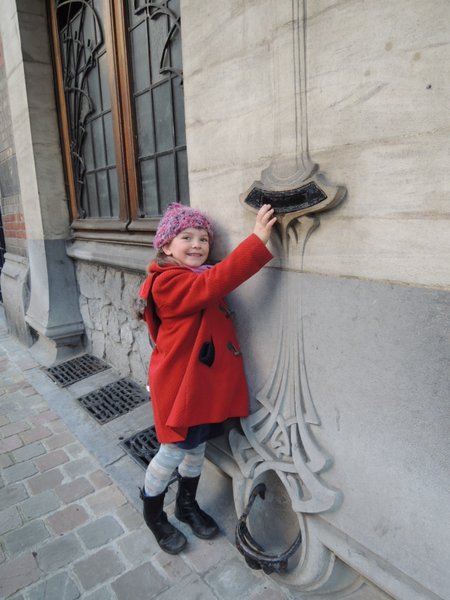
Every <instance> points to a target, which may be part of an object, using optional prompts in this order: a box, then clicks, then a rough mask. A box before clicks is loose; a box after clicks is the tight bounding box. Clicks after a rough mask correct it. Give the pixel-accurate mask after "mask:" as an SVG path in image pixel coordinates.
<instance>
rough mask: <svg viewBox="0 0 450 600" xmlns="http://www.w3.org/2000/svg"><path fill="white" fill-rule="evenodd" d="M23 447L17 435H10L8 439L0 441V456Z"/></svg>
mask: <svg viewBox="0 0 450 600" xmlns="http://www.w3.org/2000/svg"><path fill="white" fill-rule="evenodd" d="M22 446H23V442H22V440H21V439H20V437H19V436H18V435H11V436H10V437H7V438H5V439H4V440H0V454H3V453H4V452H11V451H12V450H17V449H18V448H21V447H22Z"/></svg>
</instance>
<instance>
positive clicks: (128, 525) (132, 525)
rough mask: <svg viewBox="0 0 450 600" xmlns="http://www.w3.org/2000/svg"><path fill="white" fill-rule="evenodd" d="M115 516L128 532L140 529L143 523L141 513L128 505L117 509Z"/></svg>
mask: <svg viewBox="0 0 450 600" xmlns="http://www.w3.org/2000/svg"><path fill="white" fill-rule="evenodd" d="M115 514H116V517H118V518H119V519H120V521H121V522H122V523H123V525H124V526H125V529H127V530H128V531H133V530H134V529H138V528H139V527H142V523H143V522H144V521H143V517H142V511H137V510H136V509H135V508H134V506H132V505H131V504H129V503H127V504H124V505H123V506H121V507H120V508H118V509H117V510H116V512H115Z"/></svg>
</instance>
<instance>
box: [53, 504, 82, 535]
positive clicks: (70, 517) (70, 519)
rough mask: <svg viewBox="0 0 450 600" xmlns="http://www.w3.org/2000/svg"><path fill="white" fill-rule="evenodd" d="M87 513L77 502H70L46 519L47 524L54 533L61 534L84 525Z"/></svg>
mask: <svg viewBox="0 0 450 600" xmlns="http://www.w3.org/2000/svg"><path fill="white" fill-rule="evenodd" d="M88 519H89V515H88V514H87V512H86V511H85V510H84V508H83V507H82V506H80V505H79V504H71V505H70V506H67V507H66V508H63V509H62V510H59V511H57V512H55V513H53V514H52V515H50V516H49V517H47V519H46V523H47V525H48V526H49V527H50V529H52V531H53V532H54V533H56V535H62V534H63V533H68V532H69V531H73V530H74V529H76V528H77V527H80V526H81V525H84V523H86V521H87V520H88Z"/></svg>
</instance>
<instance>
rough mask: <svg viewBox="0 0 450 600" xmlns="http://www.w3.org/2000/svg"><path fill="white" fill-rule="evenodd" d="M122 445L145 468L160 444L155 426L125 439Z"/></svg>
mask: <svg viewBox="0 0 450 600" xmlns="http://www.w3.org/2000/svg"><path fill="white" fill-rule="evenodd" d="M120 445H121V446H122V448H124V449H125V450H126V452H128V454H129V455H130V456H131V457H132V458H134V460H135V461H136V462H137V463H138V464H139V465H141V466H142V467H144V468H145V469H146V468H147V465H148V463H149V462H150V461H151V460H152V458H153V457H154V456H155V454H156V453H157V452H158V450H159V446H160V444H159V442H158V440H157V438H156V431H155V427H154V426H152V427H149V428H148V429H143V430H142V431H139V432H138V433H135V434H134V435H132V436H131V437H129V438H127V439H126V440H124V441H123V442H122V443H121V444H120Z"/></svg>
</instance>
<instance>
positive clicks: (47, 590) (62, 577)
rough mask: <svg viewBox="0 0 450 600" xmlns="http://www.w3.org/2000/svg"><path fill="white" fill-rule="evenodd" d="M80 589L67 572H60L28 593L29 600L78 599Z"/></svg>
mask: <svg viewBox="0 0 450 600" xmlns="http://www.w3.org/2000/svg"><path fill="white" fill-rule="evenodd" d="M79 597H80V590H79V589H78V588H77V586H76V584H75V582H74V581H73V580H72V579H71V578H70V577H69V575H68V574H67V573H58V574H57V575H55V576H54V577H50V578H49V579H46V580H45V581H42V582H41V583H39V584H38V585H37V586H36V587H34V588H33V589H31V590H30V591H29V592H28V594H27V600H28V599H29V600H76V598H79Z"/></svg>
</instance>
